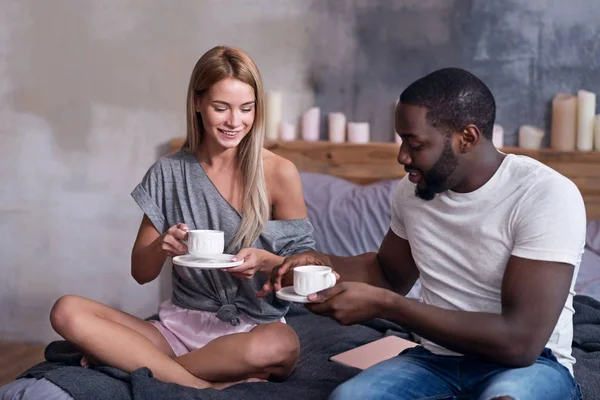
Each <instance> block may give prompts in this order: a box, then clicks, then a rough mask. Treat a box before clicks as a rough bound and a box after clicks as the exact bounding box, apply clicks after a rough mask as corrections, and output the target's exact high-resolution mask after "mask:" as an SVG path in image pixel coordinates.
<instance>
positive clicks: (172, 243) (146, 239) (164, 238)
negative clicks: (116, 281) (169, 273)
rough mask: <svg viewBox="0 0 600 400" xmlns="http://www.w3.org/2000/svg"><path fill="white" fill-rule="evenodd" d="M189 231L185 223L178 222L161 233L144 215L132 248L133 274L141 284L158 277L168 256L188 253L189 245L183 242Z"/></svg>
mask: <svg viewBox="0 0 600 400" xmlns="http://www.w3.org/2000/svg"><path fill="white" fill-rule="evenodd" d="M187 231H188V228H187V226H186V225H185V224H177V225H174V226H172V227H171V228H169V230H168V231H167V232H166V233H164V234H163V235H161V234H160V233H159V232H158V231H157V230H156V228H155V227H154V225H153V224H152V222H151V221H150V219H149V218H148V217H147V216H146V215H144V217H143V218H142V223H141V224H140V229H139V230H138V234H137V238H136V239H135V243H134V244H133V249H132V250H131V276H133V278H134V279H135V280H136V281H137V282H138V283H139V284H140V285H143V284H144V283H148V282H151V281H153V280H154V279H156V278H157V277H158V275H159V274H160V271H161V270H162V267H163V264H164V263H165V260H166V259H167V256H171V257H172V256H176V255H181V254H186V253H187V246H186V245H185V244H183V243H182V242H181V240H184V239H185V236H186V234H187Z"/></svg>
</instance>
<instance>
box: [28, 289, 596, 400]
mask: <svg viewBox="0 0 600 400" xmlns="http://www.w3.org/2000/svg"><path fill="white" fill-rule="evenodd" d="M573 304H574V307H575V311H576V314H575V317H574V320H573V324H574V338H573V354H574V356H575V358H576V359H577V363H576V364H575V377H576V379H577V381H578V382H579V384H580V385H581V388H582V392H583V395H584V399H586V400H592V399H600V302H598V301H596V300H594V299H592V298H590V297H587V296H575V298H574V301H573ZM286 319H287V321H288V323H289V324H290V325H291V326H292V327H293V328H294V329H295V330H296V332H297V333H298V336H299V338H300V344H301V351H300V358H299V361H298V366H297V368H296V370H295V371H294V373H293V374H292V375H291V376H290V377H289V378H288V379H287V380H286V381H285V382H283V383H274V382H264V383H248V384H240V385H236V386H232V387H230V388H228V389H225V390H222V391H216V390H212V389H205V390H194V389H188V388H185V387H181V386H178V385H175V384H166V383H162V382H160V381H158V380H156V379H154V378H152V374H151V372H150V370H148V369H147V368H141V369H139V370H136V371H134V372H133V373H132V374H127V373H125V372H123V371H120V370H118V369H115V368H110V367H95V368H90V369H84V368H81V367H78V366H77V365H78V364H79V360H80V358H81V354H79V353H77V352H76V351H75V350H74V349H73V348H72V347H71V346H70V345H69V344H68V343H67V342H54V343H51V344H50V345H49V346H48V348H47V349H46V359H47V360H48V361H47V362H44V363H41V364H38V365H36V366H35V367H33V368H31V369H29V370H28V371H26V372H24V373H23V374H21V376H20V377H23V378H26V377H29V378H41V377H45V378H46V379H47V380H49V381H51V382H53V383H54V384H56V385H58V386H59V387H61V388H63V389H64V390H65V391H66V392H68V393H69V394H70V395H71V396H72V397H73V398H74V399H75V400H79V399H86V400H87V399H98V400H102V399H107V400H121V399H135V400H141V399H149V400H153V399H165V398H177V399H182V400H187V399H206V400H223V399H239V398H243V399H248V400H253V399H257V400H258V399H260V398H263V397H265V396H267V397H268V398H274V399H326V398H327V396H328V395H329V393H331V391H332V390H333V389H334V388H335V387H336V386H338V385H339V384H340V383H342V382H344V381H345V380H347V379H349V378H351V377H353V376H354V375H356V374H357V373H358V372H359V371H358V370H356V369H354V368H350V367H345V366H343V365H340V364H337V363H334V362H331V361H329V357H330V356H332V355H334V354H337V353H340V352H342V351H345V350H348V349H350V348H353V347H356V346H359V345H361V344H364V343H367V342H370V341H372V340H375V339H377V338H380V337H381V336H383V335H384V334H398V335H400V336H404V337H407V336H406V334H405V333H403V332H402V330H401V328H400V327H398V326H397V325H394V324H391V323H389V322H387V321H381V320H376V321H370V322H369V323H366V324H363V325H353V326H348V327H343V326H340V325H338V324H337V323H336V322H335V321H333V320H330V319H328V318H324V317H319V316H317V315H313V314H310V313H309V312H308V311H306V310H305V309H304V308H302V307H296V306H293V307H291V309H290V312H289V313H288V315H287V316H286Z"/></svg>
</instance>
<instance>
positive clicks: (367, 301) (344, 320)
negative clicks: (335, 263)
mask: <svg viewBox="0 0 600 400" xmlns="http://www.w3.org/2000/svg"><path fill="white" fill-rule="evenodd" d="M387 292H388V291H387V290H385V289H381V288H378V287H375V286H371V285H368V284H366V283H362V282H341V283H338V284H337V285H335V286H334V287H332V288H329V289H325V290H322V291H320V292H318V293H315V294H311V295H309V296H308V299H309V300H310V301H313V302H315V303H308V304H306V308H308V309H309V310H310V311H312V312H313V313H315V314H320V315H324V316H327V317H331V318H333V319H335V320H337V321H338V322H339V323H340V324H342V325H351V324H356V323H359V322H363V321H367V320H370V319H373V318H378V317H379V312H380V311H381V302H382V301H383V300H384V299H385V298H386V297H387V295H386V293H387Z"/></svg>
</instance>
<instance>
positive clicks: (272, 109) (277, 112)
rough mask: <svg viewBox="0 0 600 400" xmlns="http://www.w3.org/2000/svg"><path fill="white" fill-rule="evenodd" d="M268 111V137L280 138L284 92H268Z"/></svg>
mask: <svg viewBox="0 0 600 400" xmlns="http://www.w3.org/2000/svg"><path fill="white" fill-rule="evenodd" d="M265 104H266V106H265V111H266V123H265V125H266V126H265V128H266V139H267V140H277V139H279V129H280V126H281V105H282V94H281V92H278V91H272V92H267V95H266V96H265Z"/></svg>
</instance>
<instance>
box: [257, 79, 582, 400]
mask: <svg viewBox="0 0 600 400" xmlns="http://www.w3.org/2000/svg"><path fill="white" fill-rule="evenodd" d="M495 109H496V106H495V102H494V97H493V96H492V93H491V92H490V90H489V89H488V87H487V86H486V85H485V84H484V83H483V82H482V81H480V80H479V79H478V78H477V77H475V76H474V75H472V74H470V73H469V72H467V71H464V70H461V69H457V68H447V69H442V70H438V71H435V72H433V73H431V74H429V75H427V76H425V77H423V78H421V79H419V80H417V81H416V82H414V83H412V84H411V85H410V86H409V87H408V88H407V89H406V90H405V91H404V92H403V93H402V95H401V96H400V102H399V104H398V107H397V108H396V132H397V133H398V134H399V135H400V136H401V137H402V139H403V142H402V146H401V148H400V151H399V153H398V162H399V163H400V164H403V165H404V166H405V170H406V172H407V175H406V176H405V177H404V179H402V180H401V181H400V183H399V184H398V186H397V188H396V190H395V193H394V197H393V200H392V220H391V225H390V230H389V231H388V233H387V234H386V236H385V238H384V239H383V242H382V243H381V247H380V248H379V250H378V252H377V253H366V254H361V255H358V256H354V257H336V256H333V255H332V256H327V255H325V254H320V253H316V252H309V253H304V254H300V255H296V256H293V257H290V258H289V259H287V260H286V261H285V262H284V264H282V265H281V266H280V267H279V268H278V269H276V270H274V271H273V276H272V279H271V281H269V282H267V283H266V284H265V286H264V288H263V292H264V293H267V292H270V291H272V290H279V289H280V288H281V284H282V283H281V282H282V279H283V278H286V279H288V278H289V272H291V269H292V268H293V267H294V266H297V265H303V264H325V265H331V266H333V267H334V269H335V270H336V272H337V273H338V274H339V276H340V277H341V280H340V282H339V283H338V284H337V285H336V286H335V287H333V288H331V289H328V290H324V291H322V292H319V293H317V294H314V295H311V296H310V297H309V298H310V299H311V300H314V301H317V302H319V303H315V304H311V305H310V306H309V308H310V309H311V311H313V312H315V313H317V314H322V315H327V316H331V317H332V318H335V319H336V320H338V321H339V322H340V323H342V324H353V323H359V322H361V321H365V320H369V319H372V318H384V319H387V320H390V321H393V322H396V323H398V324H399V325H402V326H403V327H405V328H406V329H409V330H411V331H412V332H414V333H415V334H416V335H418V336H419V337H420V338H421V346H418V347H416V348H414V349H409V350H407V351H405V352H403V353H401V354H400V355H398V356H397V357H395V358H392V359H390V360H388V361H385V362H383V363H380V364H378V365H376V366H373V367H372V368H369V369H367V370H365V371H363V372H362V373H360V374H359V375H357V376H356V377H355V378H353V379H351V380H349V381H348V382H346V383H344V384H342V385H341V386H340V387H338V388H337V389H336V390H335V391H334V393H333V394H332V396H331V398H333V399H336V400H337V399H344V400H346V399H383V398H385V399H424V398H428V399H429V398H436V399H438V398H439V399H442V398H443V399H446V398H455V397H456V398H473V399H483V400H488V399H521V400H524V399H545V400H549V399H560V400H564V399H580V398H581V394H580V391H579V387H578V385H577V384H576V382H575V380H574V379H573V375H572V374H573V363H574V362H575V360H574V358H573V357H572V356H571V340H572V336H573V326H572V315H573V307H572V301H573V295H574V293H573V287H574V281H575V277H576V275H577V270H578V267H579V262H580V260H581V255H582V253H583V248H584V243H585V222H586V217H585V209H584V204H583V200H582V198H581V195H580V193H579V191H578V190H577V187H576V186H575V185H574V184H573V183H572V182H571V181H570V180H568V179H567V178H565V177H563V176H562V175H560V174H559V173H557V172H555V171H553V170H552V169H550V168H548V167H546V166H545V165H543V164H541V163H539V162H537V161H535V160H533V159H531V158H528V157H523V156H516V155H506V154H503V153H501V152H499V151H498V150H497V149H496V148H495V147H494V145H493V144H492V140H491V139H492V129H493V124H494V119H495V112H496V111H495ZM417 278H420V280H421V283H422V289H421V291H422V302H419V301H415V300H413V299H408V298H406V297H405V295H406V293H408V291H409V290H410V289H411V287H412V286H413V284H414V283H415V281H416V280H417Z"/></svg>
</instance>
